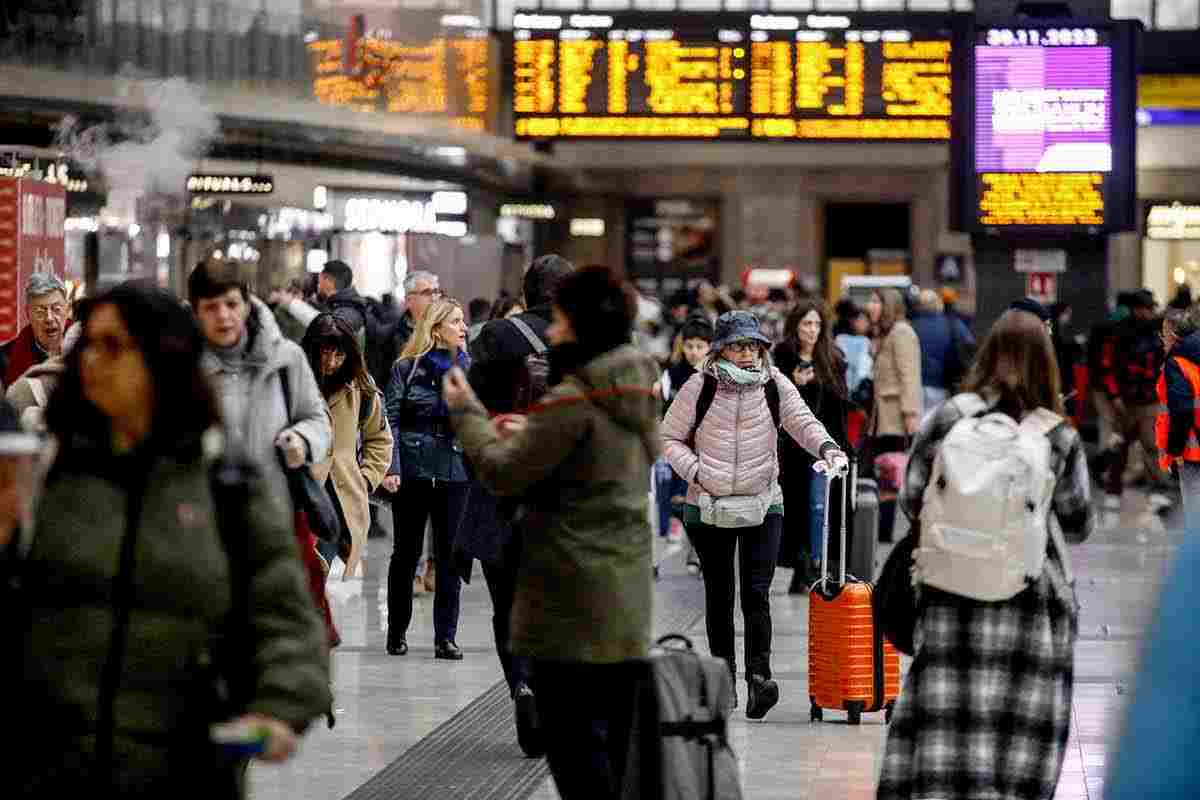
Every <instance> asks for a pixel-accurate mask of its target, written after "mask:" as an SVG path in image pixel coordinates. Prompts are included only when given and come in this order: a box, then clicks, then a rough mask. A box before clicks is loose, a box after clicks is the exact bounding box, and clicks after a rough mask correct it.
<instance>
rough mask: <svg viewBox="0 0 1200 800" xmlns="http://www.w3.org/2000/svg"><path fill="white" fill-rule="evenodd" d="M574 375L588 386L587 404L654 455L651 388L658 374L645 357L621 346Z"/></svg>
mask: <svg viewBox="0 0 1200 800" xmlns="http://www.w3.org/2000/svg"><path fill="white" fill-rule="evenodd" d="M576 375H578V377H579V379H580V380H582V381H583V382H584V383H585V384H587V386H588V387H589V391H588V400H589V401H591V402H592V403H593V404H594V405H595V406H596V407H597V408H600V409H601V410H603V411H604V413H606V414H608V415H609V416H610V417H611V418H612V419H613V421H614V422H616V423H617V424H618V425H620V426H621V427H623V428H625V429H627V430H630V431H633V432H635V433H637V434H638V435H639V436H641V438H642V441H643V442H644V443H645V444H646V447H647V449H648V451H649V452H651V453H655V454H657V453H658V448H659V434H658V401H657V400H656V399H655V397H654V393H653V390H652V388H651V387H653V385H654V382H655V381H657V380H658V378H659V372H658V367H657V366H656V365H655V363H654V361H653V360H652V359H651V358H650V357H649V356H647V355H645V354H644V353H642V352H641V351H640V350H638V349H637V348H636V347H634V346H633V345H622V346H620V347H618V348H616V349H614V350H609V351H608V352H607V353H604V354H602V355H600V356H597V357H596V358H594V359H592V360H591V361H589V362H588V363H587V364H585V365H583V366H582V367H580V368H579V369H578V370H577V371H576Z"/></svg>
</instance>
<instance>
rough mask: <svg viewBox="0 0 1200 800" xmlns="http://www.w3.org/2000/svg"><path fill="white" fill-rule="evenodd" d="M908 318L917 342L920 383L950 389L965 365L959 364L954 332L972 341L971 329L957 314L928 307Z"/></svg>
mask: <svg viewBox="0 0 1200 800" xmlns="http://www.w3.org/2000/svg"><path fill="white" fill-rule="evenodd" d="M909 322H910V323H911V324H912V327H913V330H914V331H916V332H917V340H918V341H920V343H921V385H922V386H932V387H936V388H938V389H953V388H954V386H952V385H950V384H954V383H956V382H957V381H959V380H961V379H962V376H963V373H964V372H965V371H966V366H967V365H962V364H959V361H958V349H957V348H956V347H955V336H958V337H959V338H960V339H961V340H962V341H964V342H974V340H975V339H974V337H973V336H972V335H971V331H970V330H968V329H967V326H966V325H964V324H963V322H962V320H960V319H958V318H957V317H952V316H950V315H948V314H937V313H933V312H930V311H917V312H916V313H914V314H913V316H912V319H911V320H909Z"/></svg>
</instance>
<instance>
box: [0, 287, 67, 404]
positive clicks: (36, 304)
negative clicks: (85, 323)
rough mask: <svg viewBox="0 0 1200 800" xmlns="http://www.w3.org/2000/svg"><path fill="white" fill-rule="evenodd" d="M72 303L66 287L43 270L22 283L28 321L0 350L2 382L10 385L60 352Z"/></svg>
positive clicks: (60, 353)
mask: <svg viewBox="0 0 1200 800" xmlns="http://www.w3.org/2000/svg"><path fill="white" fill-rule="evenodd" d="M70 310H71V306H70V304H69V303H68V302H67V287H66V286H64V285H63V282H62V281H60V280H59V279H58V278H56V277H54V276H53V275H51V274H49V273H46V272H38V273H35V274H34V275H32V276H31V277H30V278H29V282H28V283H26V284H25V319H26V321H27V322H28V324H27V325H26V326H25V327H24V328H22V329H21V332H20V334H18V335H17V338H15V339H13V340H12V341H11V342H9V343H8V344H7V345H5V346H4V347H3V348H2V349H0V372H2V373H3V375H4V385H5V386H6V387H7V386H12V385H13V384H14V383H16V381H17V379H19V378H20V377H21V376H22V375H24V374H25V371H26V370H28V369H29V368H30V367H32V366H34V365H35V364H41V363H42V362H44V361H45V360H46V359H48V358H50V357H51V356H58V355H62V347H63V333H64V332H65V331H66V329H67V323H68V317H69V315H70Z"/></svg>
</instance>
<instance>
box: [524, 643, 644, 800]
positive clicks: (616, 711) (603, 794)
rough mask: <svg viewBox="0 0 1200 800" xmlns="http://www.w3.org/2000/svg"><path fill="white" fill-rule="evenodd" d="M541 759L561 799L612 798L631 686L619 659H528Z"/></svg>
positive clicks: (616, 792)
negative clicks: (533, 676)
mask: <svg viewBox="0 0 1200 800" xmlns="http://www.w3.org/2000/svg"><path fill="white" fill-rule="evenodd" d="M534 671H535V672H536V673H537V682H538V685H537V695H538V715H539V717H540V719H541V723H542V733H543V736H544V739H545V742H546V760H547V761H548V762H549V764H550V772H551V774H553V775H554V785H555V786H556V787H557V788H558V794H559V796H560V797H562V800H610V799H611V800H615V799H616V798H617V797H619V796H620V789H621V781H622V779H623V777H624V773H625V764H626V760H627V751H628V748H629V731H630V728H631V727H632V724H633V699H634V686H633V682H632V680H631V677H630V676H631V672H630V669H629V667H628V665H625V664H588V663H584V662H579V661H545V660H542V659H538V660H537V661H535V662H534Z"/></svg>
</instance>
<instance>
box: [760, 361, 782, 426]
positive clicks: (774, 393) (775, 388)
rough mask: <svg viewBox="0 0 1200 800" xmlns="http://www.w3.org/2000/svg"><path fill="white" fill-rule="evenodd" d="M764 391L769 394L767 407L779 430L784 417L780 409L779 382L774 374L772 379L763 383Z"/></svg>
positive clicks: (772, 420)
mask: <svg viewBox="0 0 1200 800" xmlns="http://www.w3.org/2000/svg"><path fill="white" fill-rule="evenodd" d="M763 393H764V394H765V395H766V396H767V409H768V410H769V411H770V412H771V422H772V423H774V425H775V428H776V429H777V430H778V428H779V426H780V425H781V424H782V422H783V417H782V414H781V412H780V410H779V384H778V383H776V382H775V376H774V375H773V374H772V375H771V378H770V380H768V381H767V382H766V383H765V384H763Z"/></svg>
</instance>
